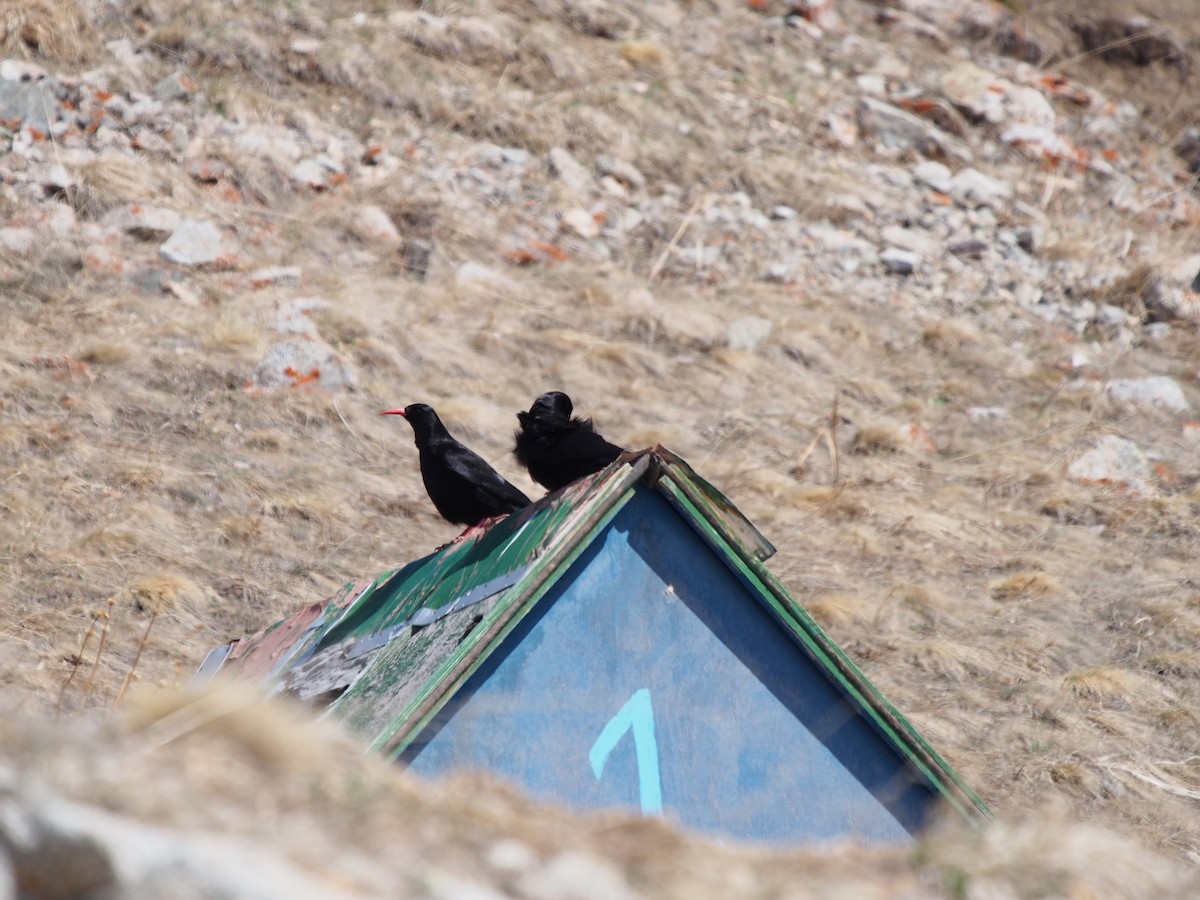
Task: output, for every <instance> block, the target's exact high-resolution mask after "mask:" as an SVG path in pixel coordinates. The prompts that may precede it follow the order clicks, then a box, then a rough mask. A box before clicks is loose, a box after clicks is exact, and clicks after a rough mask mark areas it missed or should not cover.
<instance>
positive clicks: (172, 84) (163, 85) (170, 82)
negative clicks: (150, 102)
mask: <svg viewBox="0 0 1200 900" xmlns="http://www.w3.org/2000/svg"><path fill="white" fill-rule="evenodd" d="M198 88H199V85H198V84H196V82H195V81H193V80H192V79H191V78H189V77H188V76H187V75H186V74H184V73H183V72H172V73H171V74H170V75H168V76H167V77H166V78H164V79H162V81H160V82H159V83H158V84H156V85H155V86H154V96H155V97H157V98H158V99H159V100H164V101H170V100H184V99H186V98H187V97H188V96H189V95H190V94H193V93H195V92H196V90H197V89H198Z"/></svg>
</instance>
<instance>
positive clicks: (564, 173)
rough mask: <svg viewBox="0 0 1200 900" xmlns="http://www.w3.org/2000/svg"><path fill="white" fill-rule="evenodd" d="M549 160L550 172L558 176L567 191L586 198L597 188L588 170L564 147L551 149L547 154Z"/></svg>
mask: <svg viewBox="0 0 1200 900" xmlns="http://www.w3.org/2000/svg"><path fill="white" fill-rule="evenodd" d="M547 159H548V160H549V163H550V171H551V172H553V173H554V174H555V175H557V176H558V179H559V180H560V181H561V182H562V183H563V184H564V185H565V186H566V187H567V190H569V191H570V192H571V193H572V194H575V195H576V196H577V197H580V198H583V197H586V196H587V194H588V192H589V191H591V189H592V188H593V187H594V186H595V182H593V180H592V176H591V175H590V174H588V171H587V169H585V168H584V167H583V166H581V165H580V164H579V162H578V161H577V160H576V159H575V157H573V156H572V155H571V154H570V153H568V152H567V151H566V150H564V149H563V148H562V147H554V148H553V149H551V150H550V152H549V153H548V154H547Z"/></svg>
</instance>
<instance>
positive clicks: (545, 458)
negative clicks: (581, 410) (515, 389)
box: [513, 391, 625, 491]
mask: <svg viewBox="0 0 1200 900" xmlns="http://www.w3.org/2000/svg"><path fill="white" fill-rule="evenodd" d="M573 410H574V406H573V405H572V403H571V398H570V397H568V396H567V395H566V394H564V393H563V392H562V391H549V392H548V393H545V394H542V396H540V397H538V398H537V399H536V400H535V401H533V406H531V407H529V412H519V413H517V419H518V421H520V423H521V430H520V431H518V432H517V433H516V438H517V446H516V447H515V448H514V450H513V455H514V456H516V457H517V462H519V463H520V464H521V465H523V466H524V467H525V468H526V469H528V470H529V474H530V475H531V476H532V477H533V480H534V481H536V482H537V483H538V484H540V485H542V486H543V487H545V488H547V489H549V490H551V491H556V490H558V489H559V488H560V487H563V486H565V485H568V484H570V483H571V482H572V481H575V480H576V479H579V478H583V477H584V476H585V475H591V474H592V473H593V472H599V471H600V470H601V469H603V468H604V467H605V466H607V465H608V464H609V463H610V462H612V461H613V460H614V459H616V458H617V457H618V456H620V455H621V454H622V453H624V452H625V451H624V450H623V449H621V448H620V447H618V446H617V445H616V444H610V443H609V442H608V441H606V440H605V439H604V438H602V437H601V436H600V435H598V434H597V433H596V432H595V430H594V429H593V428H592V420H591V419H580V418H578V417H575V418H572V417H571V413H572V411H573Z"/></svg>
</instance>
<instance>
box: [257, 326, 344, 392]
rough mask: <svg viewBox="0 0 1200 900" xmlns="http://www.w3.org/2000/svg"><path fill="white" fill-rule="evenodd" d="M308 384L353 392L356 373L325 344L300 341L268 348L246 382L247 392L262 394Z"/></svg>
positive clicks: (322, 342) (341, 357) (286, 342)
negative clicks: (261, 392) (256, 391)
mask: <svg viewBox="0 0 1200 900" xmlns="http://www.w3.org/2000/svg"><path fill="white" fill-rule="evenodd" d="M309 385H311V386H313V387H317V388H321V389H323V390H326V391H330V392H334V393H336V392H340V391H345V390H354V389H355V388H357V387H358V373H357V372H356V371H355V370H354V368H353V367H352V366H351V365H350V363H349V362H347V361H346V359H345V358H344V357H343V356H342V355H341V354H340V353H338V352H337V351H336V350H334V349H333V348H332V347H330V346H329V345H328V344H326V343H325V342H324V341H318V340H303V339H300V340H290V341H284V342H282V343H279V344H275V345H274V346H273V347H271V348H270V349H268V350H267V352H266V354H265V355H264V356H263V358H262V360H261V361H260V362H259V364H258V365H257V366H255V368H254V372H253V373H252V374H251V375H250V378H249V379H247V381H246V387H247V388H248V389H251V390H253V389H258V390H263V391H277V390H281V389H284V388H296V387H305V386H309Z"/></svg>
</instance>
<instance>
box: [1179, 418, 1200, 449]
mask: <svg viewBox="0 0 1200 900" xmlns="http://www.w3.org/2000/svg"><path fill="white" fill-rule="evenodd" d="M1181 433H1182V434H1183V439H1184V440H1185V441H1187V442H1188V444H1189V445H1191V446H1192V447H1200V422H1184V423H1183V428H1182V429H1181Z"/></svg>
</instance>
